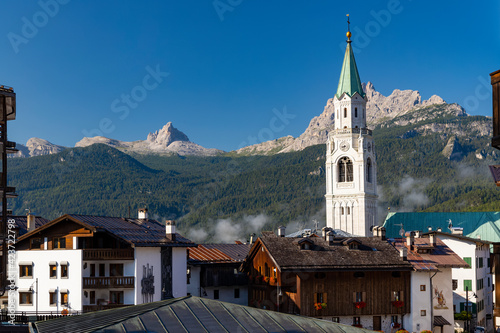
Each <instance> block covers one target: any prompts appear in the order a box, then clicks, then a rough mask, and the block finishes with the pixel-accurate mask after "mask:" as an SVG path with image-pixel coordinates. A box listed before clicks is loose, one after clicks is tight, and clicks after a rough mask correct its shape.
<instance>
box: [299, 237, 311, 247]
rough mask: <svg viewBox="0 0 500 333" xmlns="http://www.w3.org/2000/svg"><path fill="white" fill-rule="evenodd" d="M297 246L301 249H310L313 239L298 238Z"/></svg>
mask: <svg viewBox="0 0 500 333" xmlns="http://www.w3.org/2000/svg"><path fill="white" fill-rule="evenodd" d="M299 247H300V249H301V250H311V249H312V247H313V241H312V240H310V239H309V238H302V239H301V240H299Z"/></svg>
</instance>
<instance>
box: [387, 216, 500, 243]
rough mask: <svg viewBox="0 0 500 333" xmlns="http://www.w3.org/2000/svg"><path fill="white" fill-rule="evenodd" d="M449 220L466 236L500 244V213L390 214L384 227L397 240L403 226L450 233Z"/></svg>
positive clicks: (411, 228) (410, 229)
mask: <svg viewBox="0 0 500 333" xmlns="http://www.w3.org/2000/svg"><path fill="white" fill-rule="evenodd" d="M449 220H451V223H452V225H453V227H460V228H463V229H464V231H463V235H464V236H467V237H471V238H477V237H478V236H480V237H481V239H482V240H486V241H489V242H500V212H461V213H458V212H450V213H389V214H387V217H386V219H385V222H384V227H385V229H386V236H387V237H388V238H397V237H400V235H399V231H400V230H401V225H402V228H403V229H404V230H405V231H415V230H421V231H423V232H427V231H428V228H429V227H432V230H436V229H437V228H441V229H442V231H443V232H450V230H449V229H448V224H449Z"/></svg>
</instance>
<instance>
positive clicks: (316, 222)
mask: <svg viewBox="0 0 500 333" xmlns="http://www.w3.org/2000/svg"><path fill="white" fill-rule="evenodd" d="M313 223H314V233H316V232H318V225H319V222H318V220H313Z"/></svg>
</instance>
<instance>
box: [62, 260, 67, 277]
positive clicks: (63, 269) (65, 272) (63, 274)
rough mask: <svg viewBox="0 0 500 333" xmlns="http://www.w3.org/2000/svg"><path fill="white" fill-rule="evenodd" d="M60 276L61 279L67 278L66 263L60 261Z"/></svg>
mask: <svg viewBox="0 0 500 333" xmlns="http://www.w3.org/2000/svg"><path fill="white" fill-rule="evenodd" d="M61 278H62V279H67V278H68V263H65V264H63V263H61Z"/></svg>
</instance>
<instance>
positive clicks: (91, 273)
mask: <svg viewBox="0 0 500 333" xmlns="http://www.w3.org/2000/svg"><path fill="white" fill-rule="evenodd" d="M90 276H91V277H93V276H95V264H90Z"/></svg>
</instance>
